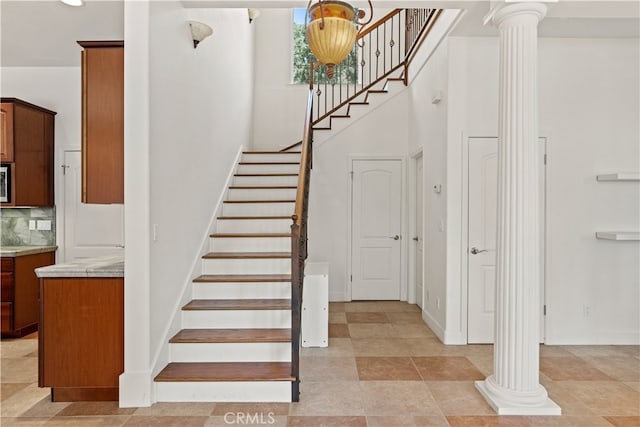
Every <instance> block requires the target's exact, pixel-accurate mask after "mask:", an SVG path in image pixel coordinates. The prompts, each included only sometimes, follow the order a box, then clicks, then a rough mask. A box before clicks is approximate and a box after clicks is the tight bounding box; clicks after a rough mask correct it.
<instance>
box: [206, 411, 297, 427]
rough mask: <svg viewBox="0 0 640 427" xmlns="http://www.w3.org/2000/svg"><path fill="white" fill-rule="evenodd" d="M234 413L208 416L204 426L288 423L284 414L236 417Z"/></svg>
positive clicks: (277, 426)
mask: <svg viewBox="0 0 640 427" xmlns="http://www.w3.org/2000/svg"><path fill="white" fill-rule="evenodd" d="M237 417H238V415H237V414H235V413H228V414H223V415H216V416H212V417H209V418H208V419H207V422H206V423H205V426H206V427H230V426H269V427H286V426H287V425H288V417H287V416H286V415H271V416H269V414H265V415H263V416H262V417H260V415H258V417H257V418H256V417H255V416H253V417H252V418H249V417H247V416H245V417H244V418H242V415H240V417H241V418H237Z"/></svg>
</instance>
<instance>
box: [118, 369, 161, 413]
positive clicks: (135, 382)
mask: <svg viewBox="0 0 640 427" xmlns="http://www.w3.org/2000/svg"><path fill="white" fill-rule="evenodd" d="M152 382H153V381H152V378H151V371H145V372H124V373H123V374H121V375H120V378H119V383H120V384H119V388H120V402H119V406H120V407H121V408H142V407H147V406H151V404H152V403H153V401H154V400H153V398H154V396H152V387H151V385H152Z"/></svg>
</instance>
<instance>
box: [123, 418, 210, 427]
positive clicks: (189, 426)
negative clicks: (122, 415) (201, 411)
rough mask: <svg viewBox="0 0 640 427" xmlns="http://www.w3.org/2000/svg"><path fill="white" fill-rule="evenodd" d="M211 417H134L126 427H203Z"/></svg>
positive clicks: (128, 421)
mask: <svg viewBox="0 0 640 427" xmlns="http://www.w3.org/2000/svg"><path fill="white" fill-rule="evenodd" d="M208 419H209V417H202V416H200V417H183V416H175V417H174V416H156V417H153V416H149V417H148V416H138V417H136V416H132V417H130V418H129V419H128V420H127V422H126V423H124V425H125V426H131V427H134V426H137V427H150V426H154V427H203V426H204V425H205V424H206V423H207V420H208Z"/></svg>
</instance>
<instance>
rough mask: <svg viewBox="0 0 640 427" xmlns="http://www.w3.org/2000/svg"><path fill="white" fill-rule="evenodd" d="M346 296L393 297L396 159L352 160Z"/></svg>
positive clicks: (398, 212) (396, 293)
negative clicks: (347, 289) (349, 267)
mask: <svg viewBox="0 0 640 427" xmlns="http://www.w3.org/2000/svg"><path fill="white" fill-rule="evenodd" d="M352 168H353V169H352V172H353V173H352V175H353V186H352V209H351V214H352V225H351V230H352V236H351V239H352V240H351V248H352V266H351V273H352V274H351V299H353V300H399V299H400V280H401V265H402V162H401V161H400V160H353V163H352Z"/></svg>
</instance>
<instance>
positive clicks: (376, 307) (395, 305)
mask: <svg viewBox="0 0 640 427" xmlns="http://www.w3.org/2000/svg"><path fill="white" fill-rule="evenodd" d="M344 311H346V312H353V311H371V312H385V313H397V312H420V308H419V307H418V306H417V305H415V304H408V303H406V302H402V301H371V302H352V303H349V304H345V306H344Z"/></svg>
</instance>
